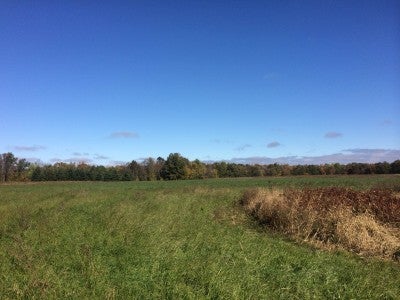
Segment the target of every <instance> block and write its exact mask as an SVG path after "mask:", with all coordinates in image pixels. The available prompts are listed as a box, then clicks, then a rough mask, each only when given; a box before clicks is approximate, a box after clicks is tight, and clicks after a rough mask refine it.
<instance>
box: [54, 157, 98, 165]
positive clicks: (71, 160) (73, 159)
mask: <svg viewBox="0 0 400 300" xmlns="http://www.w3.org/2000/svg"><path fill="white" fill-rule="evenodd" d="M50 162H51V163H58V162H64V163H72V164H79V163H85V164H91V163H93V160H92V159H90V158H88V157H71V158H57V157H55V158H52V159H50Z"/></svg>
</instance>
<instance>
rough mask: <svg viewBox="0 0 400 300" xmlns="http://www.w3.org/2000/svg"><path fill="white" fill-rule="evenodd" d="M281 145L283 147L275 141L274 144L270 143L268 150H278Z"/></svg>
mask: <svg viewBox="0 0 400 300" xmlns="http://www.w3.org/2000/svg"><path fill="white" fill-rule="evenodd" d="M280 145H281V143H279V142H277V141H274V142H271V143H269V144H268V145H267V148H276V147H279V146H280Z"/></svg>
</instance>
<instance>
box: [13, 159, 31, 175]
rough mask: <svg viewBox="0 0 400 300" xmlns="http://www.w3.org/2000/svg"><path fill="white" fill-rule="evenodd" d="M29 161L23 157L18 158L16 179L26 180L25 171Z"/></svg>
mask: <svg viewBox="0 0 400 300" xmlns="http://www.w3.org/2000/svg"><path fill="white" fill-rule="evenodd" d="M29 166H30V163H29V162H28V161H27V160H26V159H25V158H23V159H18V161H17V165H16V170H17V174H16V175H17V180H26V171H27V170H28V168H29Z"/></svg>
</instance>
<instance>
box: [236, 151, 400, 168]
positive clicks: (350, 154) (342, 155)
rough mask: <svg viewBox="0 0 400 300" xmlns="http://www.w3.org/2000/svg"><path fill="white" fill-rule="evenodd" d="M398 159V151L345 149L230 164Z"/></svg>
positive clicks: (242, 159)
mask: <svg viewBox="0 0 400 300" xmlns="http://www.w3.org/2000/svg"><path fill="white" fill-rule="evenodd" d="M398 159H400V150H398V149H345V150H342V152H339V153H333V154H328V155H319V156H282V157H277V158H271V157H267V156H252V157H235V158H232V159H230V160H229V161H230V162H235V163H243V164H273V163H280V164H290V165H298V164H299V165H303V164H317V165H318V164H326V163H342V164H348V163H352V162H358V163H377V162H383V161H387V162H393V161H395V160H398Z"/></svg>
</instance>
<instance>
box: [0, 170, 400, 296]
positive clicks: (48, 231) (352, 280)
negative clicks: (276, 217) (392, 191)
mask: <svg viewBox="0 0 400 300" xmlns="http://www.w3.org/2000/svg"><path fill="white" fill-rule="evenodd" d="M399 182H400V177H399V176H354V177H350V176H341V177H334V176H333V177H328V176H327V177H290V178H282V177H280V178H262V179H249V178H244V179H213V180H198V181H173V182H166V181H164V182H115V183H104V182H96V183H94V182H68V183H67V182H58V183H38V184H12V185H1V186H0V298H2V299H18V298H44V299H49V298H74V299H82V298H107V299H108V298H111V299H113V298H117V299H132V298H138V299H155V298H156V299H160V298H161V299H181V298H183V299H204V298H205V299H209V298H210V299H211V298H212V299H268V298H274V299H310V298H313V299H314V298H316V299H400V296H399V295H400V264H399V263H395V262H390V261H383V260H378V259H373V258H361V257H359V256H356V255H353V254H350V253H346V252H326V251H322V250H317V249H314V248H312V247H311V246H307V245H306V244H298V243H295V242H293V241H290V240H289V239H287V238H285V237H283V236H280V235H278V234H274V233H271V232H268V231H266V230H262V229H260V228H259V227H258V226H257V225H256V224H255V223H254V221H253V220H251V219H250V218H249V217H247V216H246V215H245V214H244V212H243V211H242V209H241V208H240V207H239V206H238V205H237V204H236V203H237V201H238V199H239V198H240V197H241V195H242V193H243V191H244V190H245V189H246V188H249V187H260V186H262V187H280V188H284V187H303V186H308V187H310V186H311V187H314V186H350V187H355V188H360V189H364V188H369V187H375V186H390V185H396V184H399Z"/></svg>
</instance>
